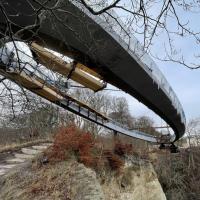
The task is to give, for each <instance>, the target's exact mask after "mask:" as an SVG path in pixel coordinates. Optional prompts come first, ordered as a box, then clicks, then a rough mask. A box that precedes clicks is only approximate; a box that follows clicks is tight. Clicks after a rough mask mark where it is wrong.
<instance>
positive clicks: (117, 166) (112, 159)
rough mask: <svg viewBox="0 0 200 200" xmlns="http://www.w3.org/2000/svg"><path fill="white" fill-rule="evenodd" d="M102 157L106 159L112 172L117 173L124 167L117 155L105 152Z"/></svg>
mask: <svg viewBox="0 0 200 200" xmlns="http://www.w3.org/2000/svg"><path fill="white" fill-rule="evenodd" d="M104 155H105V157H106V158H107V160H108V163H109V166H110V168H111V169H112V170H116V171H118V172H119V171H120V170H121V168H122V167H123V166H124V161H123V160H122V159H121V158H120V157H119V156H118V155H116V154H114V153H112V152H111V151H105V152H104Z"/></svg>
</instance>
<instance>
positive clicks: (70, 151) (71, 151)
mask: <svg viewBox="0 0 200 200" xmlns="http://www.w3.org/2000/svg"><path fill="white" fill-rule="evenodd" d="M101 139H102V138H98V139H97V138H95V137H94V136H93V135H92V134H90V133H88V132H84V131H82V130H80V129H78V128H77V127H76V126H74V125H71V126H68V127H62V128H60V129H59V131H58V132H57V133H56V135H55V139H54V143H53V145H52V147H51V148H50V149H49V150H47V151H46V156H47V157H48V159H49V160H50V161H52V162H55V161H63V160H67V159H70V158H71V157H75V158H76V159H77V161H79V162H81V163H83V164H84V165H86V166H87V167H90V168H93V169H94V170H96V171H97V170H98V171H99V170H102V169H103V168H105V167H106V168H107V167H109V168H110V169H112V170H116V171H119V170H120V169H121V168H122V167H123V166H124V161H123V159H122V158H121V157H122V156H124V155H125V154H130V153H131V150H132V145H127V144H120V143H117V144H116V145H115V146H114V147H113V149H110V150H105V149H103V144H102V142H100V141H102V140H101Z"/></svg>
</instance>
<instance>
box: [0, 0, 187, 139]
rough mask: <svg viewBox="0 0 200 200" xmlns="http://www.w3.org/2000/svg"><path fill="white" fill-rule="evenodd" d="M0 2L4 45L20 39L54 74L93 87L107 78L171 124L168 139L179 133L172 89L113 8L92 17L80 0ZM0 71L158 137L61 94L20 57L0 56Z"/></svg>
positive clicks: (54, 98) (86, 112)
mask: <svg viewBox="0 0 200 200" xmlns="http://www.w3.org/2000/svg"><path fill="white" fill-rule="evenodd" d="M0 6H1V9H0V37H1V43H2V48H3V47H4V46H5V43H6V42H9V41H11V42H14V41H23V42H25V43H26V44H27V45H28V46H29V48H30V49H31V51H32V53H33V59H35V60H36V61H37V62H39V63H41V64H43V65H44V66H45V67H47V68H48V69H50V70H52V71H54V72H56V73H60V74H62V75H65V76H67V77H68V78H72V79H74V80H75V81H77V82H79V83H81V84H83V85H85V86H87V87H88V88H90V89H92V90H94V91H96V92H97V91H99V90H101V89H103V88H105V86H106V84H105V83H110V84H112V85H114V86H116V87H118V88H120V89H122V90H123V91H125V92H127V93H128V94H130V95H131V96H133V97H135V98H136V99H138V100H139V101H141V102H142V103H144V104H145V105H146V106H147V107H149V108H150V109H151V110H153V111H154V112H155V113H157V114H158V115H159V116H160V117H162V118H163V119H164V120H165V121H166V122H167V123H168V124H169V125H170V126H171V127H172V129H173V130H174V136H173V137H171V138H170V140H169V141H168V142H174V141H176V140H178V139H179V138H180V137H182V136H183V134H184V132H185V124H186V119H185V115H184V111H183V108H182V106H181V104H180V102H179V100H178V98H177V96H176V94H175V93H174V91H173V89H172V88H171V86H170V85H169V83H168V82H167V80H166V79H165V77H164V76H163V74H162V73H161V71H160V70H159V68H158V67H157V66H156V64H155V62H154V61H153V60H152V59H151V58H150V57H149V56H148V55H147V54H146V53H145V52H144V51H143V49H142V47H141V45H140V43H139V42H138V41H137V39H136V38H134V37H133V36H132V37H130V36H129V35H127V33H126V30H125V28H124V27H125V26H123V23H122V22H120V25H119V20H118V21H117V22H116V20H114V18H116V17H117V15H116V13H114V12H109V13H107V14H106V13H105V14H102V15H101V16H94V15H92V14H91V13H90V12H89V11H88V10H87V9H86V8H85V7H84V6H83V5H82V4H79V3H78V1H70V0H60V1H57V0H52V1H45V0H37V1H35V0H29V1H28V0H18V1H17V3H16V1H15V0H4V1H3V2H2V3H1V4H0ZM36 11H37V12H36ZM112 16H115V17H114V18H113V17H112ZM11 33H12V35H11ZM8 38H9V39H8ZM14 48H15V50H13V52H14V54H15V56H13V58H14V57H15V59H19V56H18V55H17V51H16V49H17V46H16V45H14ZM46 48H48V49H51V50H53V51H56V52H59V53H61V54H62V55H65V56H68V57H70V58H72V59H73V60H74V62H73V63H67V64H66V63H65V62H64V61H62V60H60V59H59V58H57V57H55V56H53V55H52V54H51V53H49V52H46ZM23 53H24V52H23ZM10 55H11V54H8V55H7V57H9V56H10ZM12 62H14V61H13V60H12ZM13 66H15V67H14V70H11V68H13ZM16 66H18V69H16V68H17V67H16ZM23 66H24V65H23ZM10 67H11V68H10ZM0 73H1V74H2V75H3V76H5V77H7V78H9V79H11V80H12V81H14V82H16V83H17V84H20V85H22V86H23V87H25V88H27V89H29V90H31V91H32V92H34V93H36V94H38V95H40V96H42V97H44V98H46V99H48V100H49V101H51V102H53V103H56V104H57V105H60V106H62V107H64V108H66V109H68V110H70V111H71V112H74V113H76V114H79V115H80V116H82V117H84V118H86V119H88V120H90V121H93V122H95V123H98V124H100V125H102V126H104V127H107V128H109V129H112V130H114V131H117V132H119V133H122V134H126V135H129V136H131V137H136V138H139V139H143V140H146V141H149V142H159V140H158V138H156V137H154V136H151V135H148V134H145V133H141V132H138V131H134V130H128V129H127V128H126V127H124V126H123V125H121V124H117V123H115V122H113V121H112V120H111V119H109V118H107V117H106V116H103V115H102V114H101V113H98V112H97V111H95V110H93V109H91V108H90V107H88V106H87V105H84V104H83V103H82V102H79V101H77V100H76V99H74V98H73V97H70V96H69V95H67V94H65V93H62V92H61V91H59V90H58V88H56V87H55V86H54V85H52V83H50V82H47V81H46V82H44V77H42V78H41V76H37V75H33V72H32V71H31V72H30V71H29V69H28V68H26V67H23V69H20V62H19V61H18V64H17V61H15V64H14V65H8V62H7V61H6V62H5V61H4V60H1V67H0ZM40 73H41V71H40Z"/></svg>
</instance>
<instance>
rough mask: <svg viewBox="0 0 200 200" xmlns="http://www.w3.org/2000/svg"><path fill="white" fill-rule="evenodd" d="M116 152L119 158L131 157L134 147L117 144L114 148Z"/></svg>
mask: <svg viewBox="0 0 200 200" xmlns="http://www.w3.org/2000/svg"><path fill="white" fill-rule="evenodd" d="M114 152H115V154H117V155H119V156H125V155H130V154H132V153H133V145H132V144H122V143H120V142H117V143H116V144H115V147H114Z"/></svg>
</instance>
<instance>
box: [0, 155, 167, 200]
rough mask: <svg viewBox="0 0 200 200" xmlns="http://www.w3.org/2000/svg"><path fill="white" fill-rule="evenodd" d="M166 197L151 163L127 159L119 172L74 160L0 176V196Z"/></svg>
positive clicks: (49, 199) (53, 199)
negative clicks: (102, 170) (98, 170)
mask: <svg viewBox="0 0 200 200" xmlns="http://www.w3.org/2000/svg"><path fill="white" fill-rule="evenodd" d="M16 197H17V199H20V200H29V199H32V200H40V199H46V200H62V199H63V200H64V199H65V200H66V199H67V200H166V197H165V194H164V193H163V190H162V188H161V185H160V183H159V181H158V179H157V175H156V173H155V171H154V169H153V167H152V165H151V164H150V163H149V162H147V161H142V160H139V159H138V160H137V159H135V158H133V157H129V158H127V161H126V165H125V167H124V168H123V169H122V171H121V172H120V173H118V174H116V173H114V172H106V173H105V174H104V176H102V174H101V176H99V175H98V178H97V175H96V173H95V172H94V171H93V170H91V169H89V168H87V167H85V166H84V165H83V164H80V163H78V162H76V161H74V160H71V161H68V162H66V161H65V162H58V163H55V164H46V165H41V164H39V167H38V163H37V164H34V163H33V164H31V163H29V164H26V165H25V166H22V167H20V168H18V169H15V171H11V172H10V173H9V174H6V175H4V176H2V177H1V179H0V199H2V200H9V199H16Z"/></svg>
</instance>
